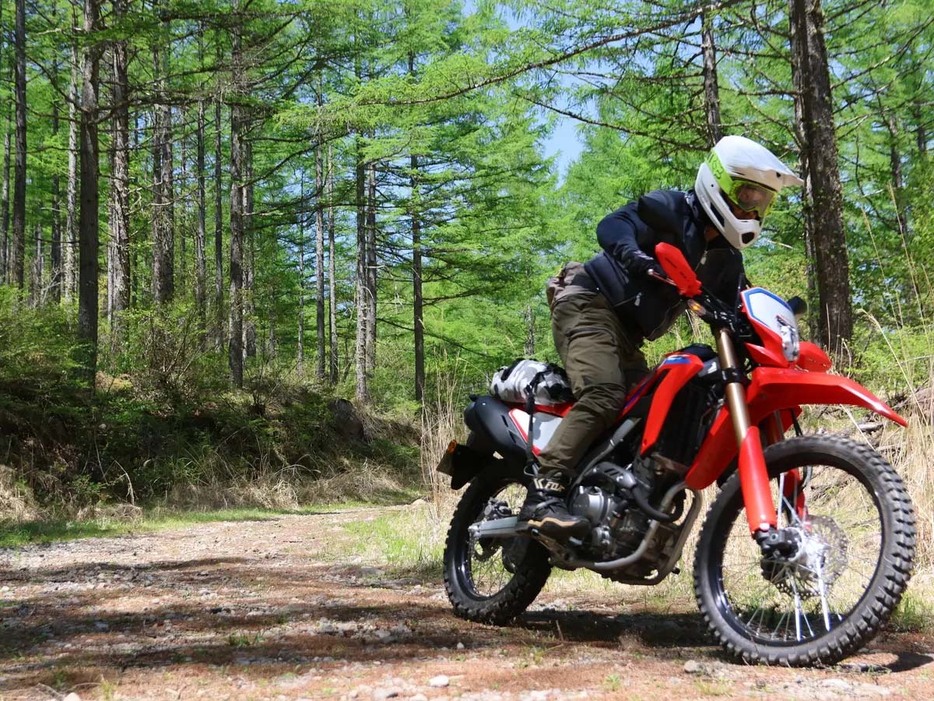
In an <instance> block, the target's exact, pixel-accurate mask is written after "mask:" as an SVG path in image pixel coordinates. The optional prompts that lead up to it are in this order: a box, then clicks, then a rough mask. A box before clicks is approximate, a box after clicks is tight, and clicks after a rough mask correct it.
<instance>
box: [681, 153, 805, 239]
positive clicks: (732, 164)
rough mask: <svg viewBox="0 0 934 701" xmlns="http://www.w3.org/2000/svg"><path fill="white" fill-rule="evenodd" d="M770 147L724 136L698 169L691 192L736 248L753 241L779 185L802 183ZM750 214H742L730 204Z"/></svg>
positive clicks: (757, 234) (780, 187) (779, 187)
mask: <svg viewBox="0 0 934 701" xmlns="http://www.w3.org/2000/svg"><path fill="white" fill-rule="evenodd" d="M803 184H804V181H803V180H802V179H801V178H799V177H798V176H797V175H795V174H794V173H793V172H792V171H791V170H790V169H789V168H788V166H786V165H785V164H784V163H782V162H781V161H780V160H778V158H776V157H775V154H773V153H772V152H771V151H769V150H768V149H767V148H765V147H764V146H760V145H759V144H757V143H756V142H755V141H752V140H750V139H747V138H746V137H744V136H724V137H723V138H722V139H720V140H719V141H718V142H717V144H716V146H714V147H713V148H712V149H711V150H710V155H708V156H707V160H705V161H704V162H703V163H701V165H700V168H698V169H697V180H696V181H695V182H694V192H695V193H696V194H697V199H698V200H700V203H701V206H702V207H703V208H704V211H705V212H707V216H708V217H710V221H711V222H712V223H713V225H714V226H715V227H717V229H718V230H719V231H720V233H721V234H723V237H724V238H725V239H726V240H727V241H729V242H730V243H731V244H732V245H733V246H735V247H736V248H746V246H749V245H752V244H753V243H754V242H755V240H756V239H757V238H759V232H760V231H761V230H762V219H763V217H765V215H766V212H768V211H769V207H771V206H772V202H773V201H774V200H775V196H776V195H777V194H778V192H779V190H781V189H782V188H783V187H789V186H794V185H803ZM731 204H732V205H734V206H736V207H738V208H739V209H742V210H744V211H746V212H750V213H753V214H754V216H753V217H750V218H749V219H740V218H739V217H737V216H736V215H735V214H733V210H732V209H731V207H730V205H731Z"/></svg>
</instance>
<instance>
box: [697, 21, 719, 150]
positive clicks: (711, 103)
mask: <svg viewBox="0 0 934 701" xmlns="http://www.w3.org/2000/svg"><path fill="white" fill-rule="evenodd" d="M713 18H714V16H713V15H712V14H711V13H710V12H705V13H704V14H703V15H702V16H701V22H702V24H703V42H702V51H703V55H704V113H705V114H706V115H707V146H708V147H711V148H712V147H713V145H714V144H715V143H717V142H718V141H719V140H720V139H721V138H722V137H723V122H722V120H721V118H720V88H719V85H718V81H717V45H716V43H715V42H714V37H713Z"/></svg>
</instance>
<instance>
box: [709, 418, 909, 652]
mask: <svg viewBox="0 0 934 701" xmlns="http://www.w3.org/2000/svg"><path fill="white" fill-rule="evenodd" d="M765 460H766V464H767V465H768V470H769V475H770V476H771V478H772V480H771V484H772V498H773V500H774V503H775V504H776V508H777V517H778V527H779V528H780V529H783V530H784V531H785V532H786V533H788V534H789V535H790V537H792V538H793V539H794V540H795V541H796V542H797V547H796V549H795V552H794V553H793V554H792V555H790V556H784V557H780V556H778V555H774V556H770V557H768V558H766V557H764V556H763V554H762V552H761V551H760V549H759V546H758V545H757V544H756V543H755V541H754V540H753V539H752V538H751V537H750V534H749V526H748V522H747V519H746V512H745V509H744V507H743V499H742V494H741V491H740V484H739V477H738V475H734V476H733V477H732V478H731V479H730V480H729V481H728V482H727V483H726V485H725V486H724V488H723V490H722V491H721V492H720V494H719V495H718V497H717V499H716V501H715V502H714V503H713V505H712V506H711V508H710V512H709V513H708V515H707V519H706V521H705V523H704V527H703V530H702V531H701V535H700V539H699V541H698V545H697V552H696V554H695V560H694V589H695V594H696V596H697V602H698V605H699V607H700V610H701V613H702V614H703V615H704V618H705V619H706V621H707V624H708V625H709V627H710V628H711V630H712V631H713V633H714V635H715V636H716V637H717V639H718V640H719V642H720V644H721V645H723V647H724V648H725V649H726V650H727V651H728V652H729V653H730V654H732V655H733V656H734V657H737V658H740V659H742V660H744V661H747V662H764V663H767V664H784V665H795V666H798V665H817V664H832V663H834V662H837V661H839V660H840V659H842V658H844V657H846V656H847V655H849V654H851V653H853V652H854V651H856V650H857V649H859V648H860V647H862V646H863V645H864V644H865V643H866V642H868V641H869V640H870V639H872V637H873V636H875V634H876V633H877V632H878V631H879V630H880V629H881V628H882V626H883V625H884V624H885V622H886V621H887V620H888V618H889V616H890V615H891V614H892V611H894V610H895V607H896V606H897V605H898V602H899V600H900V599H901V596H902V593H903V592H904V591H905V587H906V586H907V584H908V579H909V576H910V573H911V568H912V562H913V559H914V549H915V519H914V512H913V509H912V506H911V501H910V499H909V496H908V493H907V491H906V490H905V486H904V483H903V482H902V480H901V478H900V477H899V476H898V474H897V473H896V472H895V470H894V469H893V468H892V466H891V465H889V464H888V462H886V461H885V460H884V459H883V458H882V457H881V456H880V455H879V454H878V453H876V452H875V451H874V450H871V449H870V448H868V447H867V446H864V445H860V444H858V443H855V442H853V441H851V440H849V439H845V438H840V437H835V436H801V437H796V438H791V439H789V440H786V441H783V442H781V443H777V444H775V445H773V446H770V447H769V448H768V449H766V451H765ZM780 495H781V498H780Z"/></svg>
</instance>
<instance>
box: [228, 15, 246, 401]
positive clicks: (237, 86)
mask: <svg viewBox="0 0 934 701" xmlns="http://www.w3.org/2000/svg"><path fill="white" fill-rule="evenodd" d="M239 10H240V2H239V0H234V1H233V11H234V15H235V16H237V14H238V13H239ZM242 29H243V28H242V27H241V26H239V25H238V24H235V25H234V27H233V28H232V36H231V55H230V61H231V82H232V83H233V86H232V87H233V103H232V104H231V106H230V328H229V336H228V338H229V342H230V345H229V352H228V362H229V363H230V377H231V380H232V381H233V383H234V386H236V387H243V200H244V193H243V189H244V183H243V172H244V171H243V146H242V142H241V139H242V138H243V129H244V120H243V107H241V106H240V104H239V103H238V101H239V100H240V99H242V98H241V95H242V89H243V66H242V56H241V53H240V52H241V32H242Z"/></svg>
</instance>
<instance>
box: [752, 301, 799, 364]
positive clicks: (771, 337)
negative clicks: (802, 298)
mask: <svg viewBox="0 0 934 701" xmlns="http://www.w3.org/2000/svg"><path fill="white" fill-rule="evenodd" d="M753 296H755V297H756V299H757V300H759V305H758V307H757V308H759V309H761V308H762V307H763V300H765V302H764V305H765V309H763V311H766V312H768V314H767V316H768V317H770V318H768V319H763V318H759V317H757V316H756V315H755V314H754V313H752V311H751V307H750V300H751V299H752V297H753ZM740 298H741V299H742V306H743V314H744V315H745V316H746V318H747V319H749V322H750V323H751V324H752V326H753V328H754V329H755V331H756V333H757V334H758V336H759V338H760V339H762V345H761V346H759V345H755V344H752V343H747V344H746V351H747V352H748V353H749V357H751V358H752V359H753V360H754V361H755V362H756V363H758V364H760V365H767V366H772V367H787V366H789V365H791V364H792V363H791V361H789V360H788V358H786V357H785V353H784V352H783V351H782V342H783V339H782V337H781V336H780V335H779V334H778V333H777V332H776V331H775V329H774V328H773V325H774V324H775V323H778V324H780V325H781V326H783V327H789V326H791V327H793V326H794V323H795V320H794V316H793V315H792V313H791V309H789V308H788V306H787V304H786V303H785V301H784V300H783V299H781V298H780V297H778V296H777V295H775V294H773V293H771V292H769V291H768V290H766V289H763V288H761V287H753V288H750V289H748V290H744V291H743V293H742V294H741V295H740ZM772 300H774V301H772ZM770 305H771V306H770ZM763 322H770V323H763ZM789 332H792V331H791V330H790V329H789ZM793 333H795V337H796V338H797V332H796V331H794V332H793Z"/></svg>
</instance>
